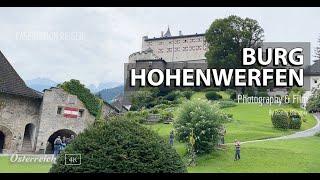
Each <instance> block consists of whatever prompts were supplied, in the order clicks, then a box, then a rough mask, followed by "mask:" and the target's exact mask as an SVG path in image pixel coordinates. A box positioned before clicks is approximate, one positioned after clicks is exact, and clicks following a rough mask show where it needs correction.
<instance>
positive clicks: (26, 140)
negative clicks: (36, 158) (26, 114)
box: [21, 123, 36, 153]
mask: <svg viewBox="0 0 320 180" xmlns="http://www.w3.org/2000/svg"><path fill="white" fill-rule="evenodd" d="M35 129H36V126H35V125H34V124H32V123H29V124H27V125H26V126H25V129H24V135H23V142H22V150H21V151H22V152H23V153H32V152H33V148H34V141H35Z"/></svg>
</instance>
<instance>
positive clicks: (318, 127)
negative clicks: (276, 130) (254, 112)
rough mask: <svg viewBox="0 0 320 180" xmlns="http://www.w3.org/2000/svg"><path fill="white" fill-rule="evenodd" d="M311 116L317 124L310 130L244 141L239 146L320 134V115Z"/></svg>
mask: <svg viewBox="0 0 320 180" xmlns="http://www.w3.org/2000/svg"><path fill="white" fill-rule="evenodd" d="M313 116H314V117H315V118H316V120H317V124H316V125H315V126H314V127H312V128H310V129H307V130H305V131H300V132H296V133H294V134H290V135H287V136H281V137H276V138H269V139H261V140H252V141H245V142H241V143H240V144H245V143H251V142H262V141H273V140H280V139H293V138H301V137H309V136H314V135H315V134H316V133H317V132H320V113H315V114H313Z"/></svg>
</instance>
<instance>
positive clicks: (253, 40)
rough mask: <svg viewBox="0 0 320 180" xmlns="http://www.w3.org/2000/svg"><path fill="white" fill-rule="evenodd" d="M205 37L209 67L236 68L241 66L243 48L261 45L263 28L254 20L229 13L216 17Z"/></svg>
mask: <svg viewBox="0 0 320 180" xmlns="http://www.w3.org/2000/svg"><path fill="white" fill-rule="evenodd" d="M205 38H206V41H207V42H208V45H209V51H208V52H207V53H206V59H207V62H208V66H209V68H217V69H221V68H225V69H236V68H239V67H241V66H242V65H241V61H242V57H241V54H242V53H241V51H242V49H243V48H245V47H246V48H248V47H251V48H257V47H259V46H261V44H262V42H263V29H262V28H261V27H260V25H259V23H258V22H257V21H256V20H253V19H250V18H245V19H242V18H241V17H238V16H235V15H231V16H228V17H226V18H223V19H216V20H215V21H214V22H213V23H212V24H211V26H210V28H209V30H208V31H207V32H206V35H205ZM246 68H250V67H246Z"/></svg>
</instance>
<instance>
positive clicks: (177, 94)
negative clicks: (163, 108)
mask: <svg viewBox="0 0 320 180" xmlns="http://www.w3.org/2000/svg"><path fill="white" fill-rule="evenodd" d="M183 96H184V94H183V93H182V92H181V91H172V92H170V93H169V94H167V95H166V96H164V99H166V100H168V101H174V100H177V99H178V98H181V97H183Z"/></svg>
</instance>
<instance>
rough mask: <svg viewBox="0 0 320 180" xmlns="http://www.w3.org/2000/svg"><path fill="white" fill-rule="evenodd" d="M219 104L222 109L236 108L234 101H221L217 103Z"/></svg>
mask: <svg viewBox="0 0 320 180" xmlns="http://www.w3.org/2000/svg"><path fill="white" fill-rule="evenodd" d="M217 104H218V105H219V107H220V108H227V107H234V106H236V103H235V102H234V101H232V100H228V101H221V100H219V101H218V102H217Z"/></svg>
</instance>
